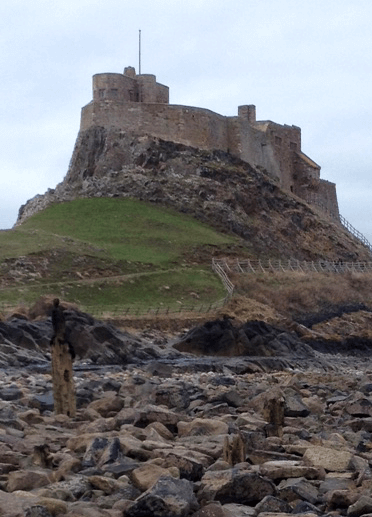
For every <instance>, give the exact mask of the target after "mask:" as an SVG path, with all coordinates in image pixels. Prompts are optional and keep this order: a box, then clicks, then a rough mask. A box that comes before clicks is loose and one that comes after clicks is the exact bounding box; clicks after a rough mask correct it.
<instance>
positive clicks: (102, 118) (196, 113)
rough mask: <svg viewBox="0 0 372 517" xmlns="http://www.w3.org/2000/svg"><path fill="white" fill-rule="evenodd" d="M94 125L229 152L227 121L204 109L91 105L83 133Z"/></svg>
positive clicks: (84, 111)
mask: <svg viewBox="0 0 372 517" xmlns="http://www.w3.org/2000/svg"><path fill="white" fill-rule="evenodd" d="M92 126H103V127H110V126H114V127H118V128H120V129H122V130H123V131H132V132H133V131H134V132H136V133H144V134H149V135H153V136H157V137H159V138H163V139H165V140H169V139H171V140H172V141H174V142H178V143H182V144H185V145H190V146H192V147H199V148H200V149H221V150H224V151H227V150H228V140H229V139H228V128H227V118H226V117H224V116H223V115H218V114H217V113H214V112H213V111H209V110H204V109H201V108H191V107H188V106H187V107H186V106H175V105H169V104H142V103H120V104H119V103H118V102H115V103H112V102H91V103H90V104H88V105H87V106H85V107H84V108H83V109H82V116H81V125H80V130H81V131H85V130H86V129H88V128H90V127H92ZM134 128H135V129H134Z"/></svg>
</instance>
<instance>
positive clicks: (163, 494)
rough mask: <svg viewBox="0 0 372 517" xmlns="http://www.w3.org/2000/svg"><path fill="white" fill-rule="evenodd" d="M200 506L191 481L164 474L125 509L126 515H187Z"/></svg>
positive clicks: (166, 516)
mask: <svg viewBox="0 0 372 517" xmlns="http://www.w3.org/2000/svg"><path fill="white" fill-rule="evenodd" d="M198 507H199V505H198V502H197V500H196V498H195V495H194V492H193V486H192V483H191V482H190V481H187V480H186V479H174V478H170V477H166V476H162V477H161V478H159V480H158V481H157V483H155V485H154V486H153V487H152V488H150V489H149V490H147V491H146V492H145V493H143V494H142V495H141V496H140V497H138V498H137V499H136V500H135V502H134V503H133V505H132V506H130V507H129V508H128V509H127V510H126V511H125V516H126V517H148V516H149V515H151V516H153V517H185V516H187V515H189V514H190V512H195V511H196V510H197V509H198Z"/></svg>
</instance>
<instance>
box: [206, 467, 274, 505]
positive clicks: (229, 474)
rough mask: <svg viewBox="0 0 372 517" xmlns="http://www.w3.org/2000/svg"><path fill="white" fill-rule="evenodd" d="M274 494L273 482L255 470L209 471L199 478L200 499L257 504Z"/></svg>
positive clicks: (223, 502) (225, 502)
mask: <svg viewBox="0 0 372 517" xmlns="http://www.w3.org/2000/svg"><path fill="white" fill-rule="evenodd" d="M269 495H270V496H274V495H276V488H275V485H274V483H273V482H272V481H271V480H269V479H267V478H264V477H262V476H260V475H259V474H258V473H256V472H250V471H240V470H238V469H237V468H233V469H229V470H223V471H209V472H206V474H205V475H204V476H203V478H202V480H201V490H200V492H199V497H200V499H201V500H205V501H211V500H216V501H220V502H221V503H222V504H227V503H239V504H247V505H253V504H257V503H258V502H259V501H261V500H262V499H263V498H264V497H266V496H269Z"/></svg>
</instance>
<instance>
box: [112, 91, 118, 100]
mask: <svg viewBox="0 0 372 517" xmlns="http://www.w3.org/2000/svg"><path fill="white" fill-rule="evenodd" d="M117 96H118V90H117V88H111V98H112V99H116V98H117Z"/></svg>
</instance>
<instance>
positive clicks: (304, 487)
mask: <svg viewBox="0 0 372 517" xmlns="http://www.w3.org/2000/svg"><path fill="white" fill-rule="evenodd" d="M278 495H279V497H280V498H281V499H283V500H284V501H287V502H289V503H290V502H292V501H296V500H297V499H299V498H300V499H303V500H304V501H308V502H309V503H311V504H316V503H317V501H318V498H319V496H318V489H317V488H316V487H315V486H314V485H313V484H311V483H310V482H309V481H307V480H306V479H305V478H289V479H287V480H283V481H281V482H280V483H279V485H278Z"/></svg>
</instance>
